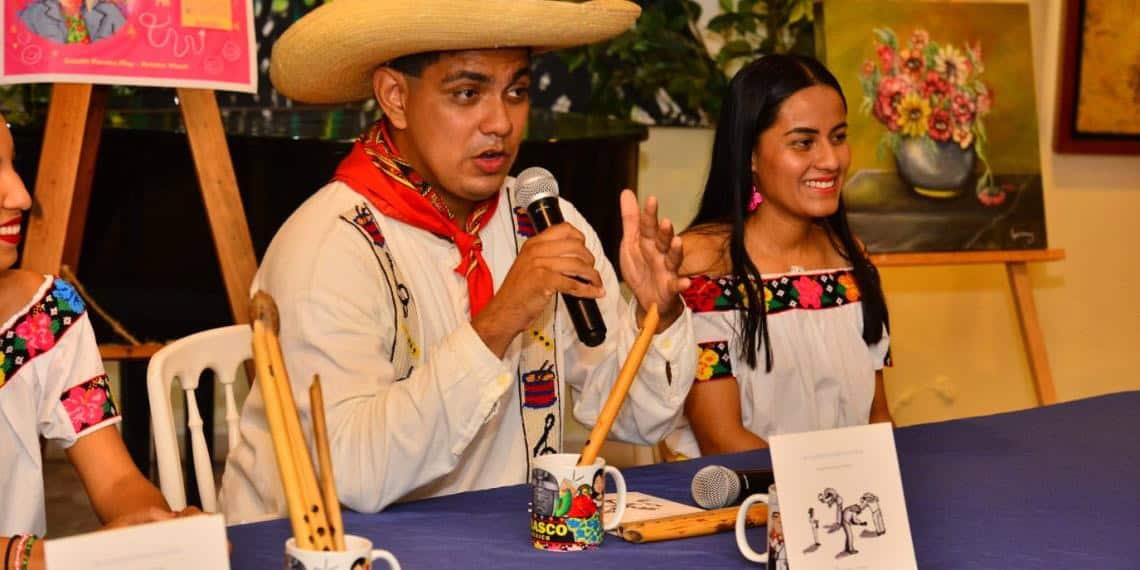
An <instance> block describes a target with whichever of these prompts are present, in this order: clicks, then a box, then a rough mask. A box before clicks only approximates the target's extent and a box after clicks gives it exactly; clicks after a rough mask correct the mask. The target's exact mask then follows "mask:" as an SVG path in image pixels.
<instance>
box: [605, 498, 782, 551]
mask: <svg viewBox="0 0 1140 570" xmlns="http://www.w3.org/2000/svg"><path fill="white" fill-rule="evenodd" d="M738 512H740V507H726V508H723V509H714V510H711V511H702V512H699V513H689V514H686V515H676V516H672V517H665V518H662V519H656V520H647V521H638V522H632V523H629V524H623V525H620V526H618V528H617V530H618V533H619V534H620V535H621V537H622V538H624V539H625V540H626V541H628V542H638V543H641V542H657V541H660V540H673V539H677V538H690V537H693V536H704V535H706V534H715V533H718V532H724V531H730V530H732V529H733V528H735V526H736V513H738ZM765 524H768V505H765V504H764V503H759V504H756V505H753V506H752V507H751V508H749V509H748V526H750V527H752V526H762V525H765Z"/></svg>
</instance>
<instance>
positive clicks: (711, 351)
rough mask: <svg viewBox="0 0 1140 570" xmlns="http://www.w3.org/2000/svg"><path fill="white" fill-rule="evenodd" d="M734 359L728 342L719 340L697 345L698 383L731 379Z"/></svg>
mask: <svg viewBox="0 0 1140 570" xmlns="http://www.w3.org/2000/svg"><path fill="white" fill-rule="evenodd" d="M732 376H733V374H732V358H731V357H730V356H729V354H728V342H727V341H723V340H717V341H712V342H702V343H698V344H697V381H698V382H704V381H706V380H721V379H723V378H731V377H732Z"/></svg>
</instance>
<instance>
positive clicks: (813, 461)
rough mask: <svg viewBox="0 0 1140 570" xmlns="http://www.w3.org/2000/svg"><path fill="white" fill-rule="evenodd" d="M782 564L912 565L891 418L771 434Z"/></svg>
mask: <svg viewBox="0 0 1140 570" xmlns="http://www.w3.org/2000/svg"><path fill="white" fill-rule="evenodd" d="M768 443H769V444H770V445H771V447H772V467H773V469H774V470H775V472H776V488H777V489H778V490H779V494H780V514H781V518H782V526H783V530H784V541H785V544H786V545H787V554H788V558H787V560H788V566H789V567H791V568H795V569H796V570H811V569H813V568H818V569H822V568H827V569H828V570H842V569H855V568H876V569H885V570H895V569H916V568H918V565H917V563H916V562H915V557H914V544H913V543H912V542H911V536H910V523H909V522H908V520H907V514H906V502H905V500H904V499H903V488H902V477H901V476H900V474H899V461H898V455H897V454H896V452H895V438H894V433H893V432H892V431H891V426H890V424H885V423H884V424H871V425H866V426H857V427H849V428H840V429H833V430H825V431H816V432H808V433H797V434H786V435H777V436H772V437H771V438H769V440H768Z"/></svg>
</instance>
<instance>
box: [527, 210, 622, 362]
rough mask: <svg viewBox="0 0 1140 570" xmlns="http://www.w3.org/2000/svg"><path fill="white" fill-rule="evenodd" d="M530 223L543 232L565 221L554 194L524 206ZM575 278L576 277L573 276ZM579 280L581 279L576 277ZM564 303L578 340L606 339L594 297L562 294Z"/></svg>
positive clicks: (593, 342) (597, 341)
mask: <svg viewBox="0 0 1140 570" xmlns="http://www.w3.org/2000/svg"><path fill="white" fill-rule="evenodd" d="M526 211H527V213H528V214H529V215H530V220H531V223H533V224H534V229H535V231H537V232H544V231H546V229H547V228H549V227H550V226H553V225H555V224H561V223H563V222H565V221H566V218H564V217H562V210H561V209H560V208H559V207H558V198H557V197H556V196H546V197H543V198H539V199H537V200H535V201H533V202H531V203H530V205H528V206H527V207H526ZM575 279H577V278H575ZM577 280H578V281H581V279H577ZM562 300H563V301H564V302H565V303H566V312H567V313H569V314H570V322H572V323H574V330H575V331H577V333H578V340H580V341H582V344H584V345H586V346H598V345H599V344H602V341H604V340H605V339H606V323H605V321H603V320H602V312H601V310H599V309H598V302H597V301H595V300H594V299H583V298H581V297H575V296H574V295H567V294H566V293H563V294H562Z"/></svg>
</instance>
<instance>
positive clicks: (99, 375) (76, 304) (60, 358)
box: [36, 279, 120, 447]
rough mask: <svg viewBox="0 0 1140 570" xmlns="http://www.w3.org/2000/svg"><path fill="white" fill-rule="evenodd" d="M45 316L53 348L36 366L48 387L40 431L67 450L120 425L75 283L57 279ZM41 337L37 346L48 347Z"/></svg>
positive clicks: (43, 307)
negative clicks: (94, 433) (82, 439)
mask: <svg viewBox="0 0 1140 570" xmlns="http://www.w3.org/2000/svg"><path fill="white" fill-rule="evenodd" d="M40 308H41V314H42V315H44V316H45V317H46V318H47V319H48V320H49V321H50V322H43V323H40V324H39V325H36V326H43V327H46V330H47V331H48V332H49V333H50V335H51V341H50V346H47V347H42V348H43V350H46V352H45V353H44V354H42V355H41V356H39V357H38V358H43V359H44V360H43V362H38V361H37V362H36V371H37V376H38V377H39V382H40V383H41V384H42V385H43V397H42V399H41V404H40V405H41V409H42V410H43V412H41V414H40V417H41V418H43V419H42V420H41V424H40V433H41V434H42V435H43V436H44V437H46V438H50V439H56V440H58V441H59V442H60V444H61V445H63V446H64V447H70V446H71V445H72V444H74V443H75V441H76V440H77V439H78V438H79V437H82V436H83V435H86V434H88V433H90V432H92V431H95V430H96V429H99V428H102V427H105V426H107V425H110V424H112V423H115V422H117V421H118V420H119V419H120V418H119V411H118V408H117V407H116V406H115V403H114V400H113V399H112V398H111V389H110V384H109V382H108V380H107V374H106V372H105V371H104V370H103V361H102V359H101V358H100V356H99V346H98V345H97V344H96V342H95V333H94V331H93V330H92V328H91V321H90V320H89V318H88V315H87V312H86V307H85V306H84V303H83V299H82V298H81V297H80V296H79V293H78V292H76V290H75V288H74V287H72V286H71V284H69V283H67V282H66V281H64V280H62V279H56V280H55V281H54V282H53V283H52V286H51V289H50V290H49V292H48V293H47V294H46V295H45V296H44V299H43V302H42V303H40ZM46 340H47V338H46V337H45V338H42V339H40V340H39V341H37V345H43V344H44V343H43V342H41V341H46Z"/></svg>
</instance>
